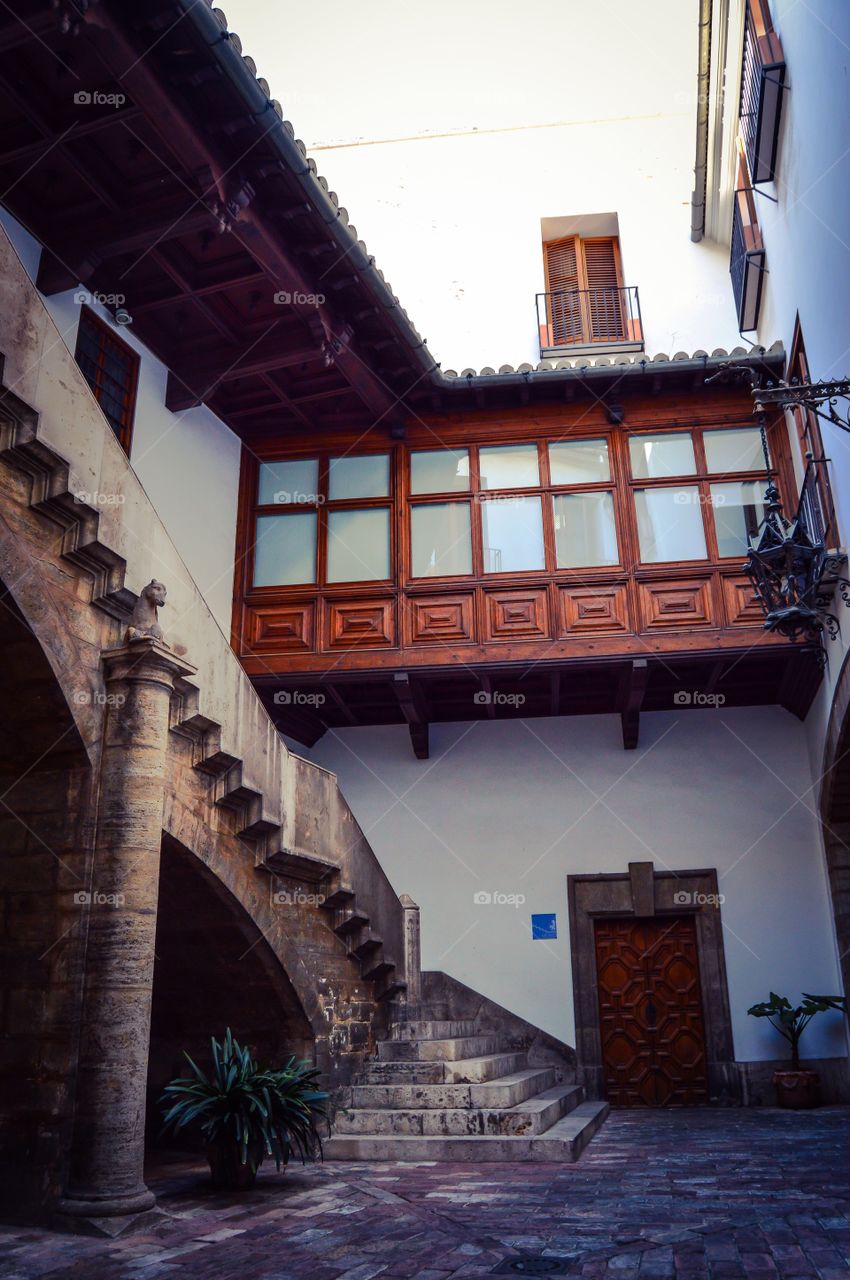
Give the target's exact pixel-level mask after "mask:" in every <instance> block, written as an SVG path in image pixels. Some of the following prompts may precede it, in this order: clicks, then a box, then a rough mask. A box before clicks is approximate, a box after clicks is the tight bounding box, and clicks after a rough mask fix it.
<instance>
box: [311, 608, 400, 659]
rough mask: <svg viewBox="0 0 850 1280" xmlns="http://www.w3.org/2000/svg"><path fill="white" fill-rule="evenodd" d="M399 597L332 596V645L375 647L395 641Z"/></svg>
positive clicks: (329, 622) (329, 626)
mask: <svg viewBox="0 0 850 1280" xmlns="http://www.w3.org/2000/svg"><path fill="white" fill-rule="evenodd" d="M394 614H395V601H393V600H352V601H341V600H330V601H328V607H327V646H328V648H329V649H374V648H387V647H388V646H389V645H394V644H395V617H394Z"/></svg>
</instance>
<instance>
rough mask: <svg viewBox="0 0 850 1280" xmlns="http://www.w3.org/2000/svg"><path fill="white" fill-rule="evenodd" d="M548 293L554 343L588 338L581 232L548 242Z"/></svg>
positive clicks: (546, 247)
mask: <svg viewBox="0 0 850 1280" xmlns="http://www.w3.org/2000/svg"><path fill="white" fill-rule="evenodd" d="M545 250H546V293H547V295H548V302H549V325H550V327H551V331H552V337H551V344H550V345H552V346H556V347H558V346H562V345H564V344H566V343H569V342H584V341H585V337H584V328H585V326H584V325H583V324H582V307H581V294H580V293H579V290H580V288H581V284H580V277H579V268H580V254H581V247H580V243H579V238H578V236H567V237H566V239H564V240H551V241H550V242H549V243H548V244H547V245H546V246H545Z"/></svg>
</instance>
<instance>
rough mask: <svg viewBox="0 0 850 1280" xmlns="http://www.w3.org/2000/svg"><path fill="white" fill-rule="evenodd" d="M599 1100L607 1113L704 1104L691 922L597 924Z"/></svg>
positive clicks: (696, 960)
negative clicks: (607, 1107)
mask: <svg viewBox="0 0 850 1280" xmlns="http://www.w3.org/2000/svg"><path fill="white" fill-rule="evenodd" d="M596 973H597V985H598V989H599V1021H600V1029H601V1033H602V1065H603V1078H604V1081H605V1091H606V1097H607V1099H608V1101H609V1102H610V1103H611V1105H612V1106H615V1107H667V1106H675V1107H686V1106H698V1105H700V1104H701V1103H705V1102H707V1101H708V1082H707V1078H706V1052H705V1030H704V1026H703V1017H702V991H701V988H700V978H699V957H698V954H697V941H696V927H695V922H694V918H693V916H681V917H674V918H672V919H671V918H670V917H669V916H665V917H662V918H659V919H652V920H635V919H630V920H597V921H596Z"/></svg>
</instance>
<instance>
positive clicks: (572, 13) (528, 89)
mask: <svg viewBox="0 0 850 1280" xmlns="http://www.w3.org/2000/svg"><path fill="white" fill-rule="evenodd" d="M223 4H224V9H225V12H226V14H227V18H228V23H229V26H230V29H231V30H233V31H236V32H237V34H238V35H239V36H240V38H241V40H242V44H243V48H244V52H245V53H247V54H250V56H251V57H252V58H253V59H254V61H255V62H256V63H257V69H258V72H259V74H260V75H262V76H264V77H265V78H266V79H267V80H268V82H269V84H270V86H271V90H272V94H273V96H274V97H276V98H277V99H278V100H279V101H280V102H281V104H282V105H283V109H284V115H285V116H286V118H287V119H289V120H291V121H292V123H293V124H294V126H295V132H296V134H297V135H298V137H300V138H302V139H303V140H304V142H305V143H306V144H307V146H308V149H309V148H310V147H313V148H315V147H316V146H321V145H327V144H328V143H332V142H340V141H344V142H348V141H352V140H355V139H374V138H388V137H398V136H406V135H409V134H418V133H429V132H444V131H449V130H455V129H474V128H478V129H487V128H504V127H511V126H513V127H515V126H517V125H527V124H546V123H552V122H555V121H562V120H593V119H600V118H611V117H620V116H641V115H654V114H671V113H672V114H680V113H681V112H683V111H693V94H694V82H695V77H696V55H697V13H698V7H697V0H532V2H531V3H527V4H522V3H520V4H517V3H516V2H515V0H511V3H507V0H454V2H453V0H425V2H424V3H411V0H361V2H360V3H357V4H352V3H350V2H347V3H345V4H343V3H341V0H329V2H326V3H324V4H319V3H317V2H316V0H301V2H300V3H292V0H289V3H281V2H280V0H223ZM320 169H321V165H320ZM341 194H342V195H343V197H344V193H341Z"/></svg>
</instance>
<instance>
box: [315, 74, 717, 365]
mask: <svg viewBox="0 0 850 1280" xmlns="http://www.w3.org/2000/svg"><path fill="white" fill-rule="evenodd" d="M695 75H696V72H695V71H694V77H695ZM691 88H692V89H693V86H691ZM671 96H674V95H671ZM317 158H318V160H319V163H320V167H321V169H322V170H323V171H324V172H325V173H327V175H328V178H329V180H330V181H331V183H332V185H333V186H334V187H335V189H336V190H338V191H339V192H341V193H342V198H343V203H345V204H348V202H349V200H350V201H351V205H350V207H351V208H352V209H356V210H357V216H356V222H357V229H358V234H359V235H360V236H362V237H363V238H364V239H365V241H366V243H367V245H368V246H369V248H370V250H371V251H373V252H374V253H375V254H376V256H377V260H378V263H379V265H380V266H381V268H382V270H383V271H384V273H385V275H386V277H387V279H388V280H389V281H390V282H391V284H392V287H393V289H394V291H395V292H396V293H397V294H398V296H399V297H400V298H401V300H402V303H403V305H404V306H405V308H406V309H407V311H408V313H409V314H410V315H411V317H412V318H413V320H414V322H415V324H416V326H417V328H418V329H419V331H420V333H422V334H423V335H424V336H425V337H426V338H428V339H429V346H430V349H431V350H432V352H433V354H434V356H435V358H436V359H437V360H440V361H441V362H442V365H443V368H454V369H456V370H457V371H458V372H460V371H461V370H463V369H464V368H466V367H467V366H469V367H473V368H476V369H479V368H482V367H484V366H487V365H489V366H491V367H493V368H496V369H498V368H499V366H500V365H502V364H511V365H513V366H514V367H516V366H517V365H519V364H521V363H523V362H525V361H529V362H531V363H537V361H538V360H539V359H540V352H539V346H538V333H537V317H536V312H535V294H536V293H538V292H543V291H544V289H545V283H544V272H543V254H542V241H541V230H540V221H541V219H542V218H556V217H562V216H569V215H588V214H595V213H616V214H617V215H618V217H619V225H620V244H621V249H622V255H623V273H624V283H625V284H626V285H629V286H632V285H636V286H637V287H638V289H639V291H640V303H641V310H642V315H643V322H644V335H645V340H646V349H647V352H648V353H649V354H652V355H654V354H658V353H659V352H666V353H667V354H669V355H672V354H673V353H674V352H676V351H680V350H683V351H688V352H692V351H695V350H697V349H700V348H703V349H706V350H708V351H709V352H710V351H711V350H713V349H714V348H715V347H718V346H722V347H725V348H727V349H729V348H731V347H733V346H736V345H739V344H740V341H741V340H740V337H739V335H738V331H737V324H736V321H735V314H734V305H733V300H732V290H731V285H730V282H729V253H728V249H724V248H722V247H720V246H718V245H715V244H712V243H710V242H703V243H701V244H693V243H692V242H691V239H690V193H691V188H692V186H693V163H694V123H693V113H692V109H691V108H686V109H681V108H680V110H679V112H678V113H676V114H669V115H654V116H650V117H647V118H637V119H625V118H623V119H612V120H600V121H578V122H575V123H569V124H562V125H557V126H550V127H546V128H540V129H532V130H521V131H518V132H511V131H507V132H495V133H474V134H466V135H463V136H458V137H445V138H430V139H427V140H418V141H408V142H392V143H385V144H383V145H380V146H358V147H352V148H343V149H335V148H327V149H323V150H322V152H321V154H320V155H319V156H318V157H317ZM367 191H368V192H369V193H371V198H366V195H365V193H366V192H367ZM361 193H362V194H361Z"/></svg>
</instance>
